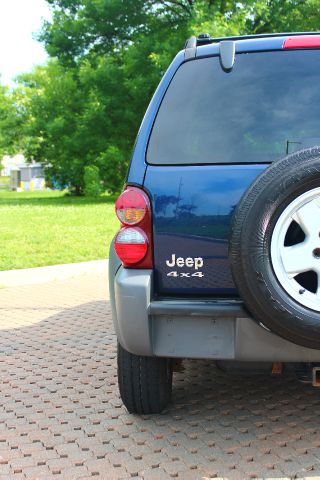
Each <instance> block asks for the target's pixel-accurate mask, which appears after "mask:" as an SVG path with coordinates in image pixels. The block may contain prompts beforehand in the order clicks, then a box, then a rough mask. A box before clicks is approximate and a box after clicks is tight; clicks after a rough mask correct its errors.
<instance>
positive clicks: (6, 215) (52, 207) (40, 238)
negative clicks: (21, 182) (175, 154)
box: [0, 191, 119, 270]
mask: <svg viewBox="0 0 320 480" xmlns="http://www.w3.org/2000/svg"><path fill="white" fill-rule="evenodd" d="M114 202H115V197H110V196H104V197H101V198H99V199H88V198H85V197H79V198H77V197H69V196H65V194H64V193H61V192H21V193H16V192H2V191H0V270H11V269H15V268H30V267H39V266H42V265H55V264H58V263H71V262H84V261H87V260H96V259H101V258H107V257H108V256H109V244H110V241H111V239H112V237H113V235H114V233H115V232H116V231H117V229H118V225H119V222H118V220H117V218H116V216H115V213H114Z"/></svg>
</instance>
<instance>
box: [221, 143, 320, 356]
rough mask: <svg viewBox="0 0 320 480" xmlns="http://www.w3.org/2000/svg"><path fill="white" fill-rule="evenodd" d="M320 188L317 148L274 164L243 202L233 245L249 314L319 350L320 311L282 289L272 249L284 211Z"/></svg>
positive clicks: (236, 218) (237, 280) (236, 272)
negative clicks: (279, 220) (275, 232)
mask: <svg viewBox="0 0 320 480" xmlns="http://www.w3.org/2000/svg"><path fill="white" fill-rule="evenodd" d="M317 187H320V151H319V149H308V150H306V151H302V152H298V153H297V154H293V155H291V156H290V157H286V158H285V159H283V160H280V161H278V162H275V163H274V164H273V165H272V166H271V167H269V168H268V169H266V171H265V172H263V173H262V174H261V175H260V176H259V177H258V178H257V179H256V181H255V182H254V183H253V184H252V186H251V187H250V188H249V189H248V191H247V192H246V194H245V195H244V197H243V198H242V200H241V202H240V203H239V205H238V207H237V209H236V212H235V216H234V222H233V226H232V236H231V241H230V260H231V267H232V273H233V278H234V281H235V284H236V286H237V287H238V290H239V293H240V296H241V297H242V298H243V300H244V302H245V305H246V306H247V308H248V310H249V311H250V312H251V314H252V315H253V316H254V318H255V319H256V320H258V321H260V322H261V323H263V324H264V325H265V326H267V327H268V328H270V330H271V331H273V332H274V333H276V334H278V335H280V336H282V337H284V338H285V339H287V340H289V341H292V342H294V343H297V344H299V345H303V346H306V347H309V348H320V313H319V312H316V311H315V310H311V309H308V308H307V307H305V306H303V305H302V304H300V303H298V302H297V301H295V300H294V299H293V298H292V297H290V296H289V294H288V293H287V292H286V291H285V290H284V288H283V287H282V286H281V284H280V283H279V281H278V279H277V277H276V275H275V272H274V270H273V267H272V261H271V254H270V247H271V238H272V233H273V230H274V226H275V224H276V222H277V220H278V218H279V216H280V215H281V213H282V212H283V211H284V209H285V208H286V207H287V206H288V205H289V204H290V203H291V202H292V201H293V200H294V199H295V198H297V197H298V196H300V195H301V194H303V193H304V192H307V191H309V190H312V189H314V188H317ZM319 231H320V222H319ZM319 245H320V239H319Z"/></svg>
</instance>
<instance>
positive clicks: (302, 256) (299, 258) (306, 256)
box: [281, 242, 314, 278]
mask: <svg viewBox="0 0 320 480" xmlns="http://www.w3.org/2000/svg"><path fill="white" fill-rule="evenodd" d="M281 259H282V263H283V267H284V269H285V271H286V272H287V274H288V275H289V276H290V277H291V278H292V277H294V276H295V275H298V273H303V272H308V271H309V270H313V264H314V259H313V257H312V256H311V255H310V248H308V246H307V242H302V243H299V244H298V245H293V246H292V247H283V248H282V250H281Z"/></svg>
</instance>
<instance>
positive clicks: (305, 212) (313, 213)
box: [293, 199, 320, 236]
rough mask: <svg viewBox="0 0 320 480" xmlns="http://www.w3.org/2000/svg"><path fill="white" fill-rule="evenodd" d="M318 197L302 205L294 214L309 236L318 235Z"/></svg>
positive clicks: (319, 211) (319, 217)
mask: <svg viewBox="0 0 320 480" xmlns="http://www.w3.org/2000/svg"><path fill="white" fill-rule="evenodd" d="M318 202H319V201H318V200H317V199H316V200H315V199H314V200H311V201H310V202H308V203H306V204H305V205H302V207H300V208H299V210H297V211H296V213H295V214H294V217H293V218H294V220H295V221H296V222H297V223H298V224H299V225H300V227H301V228H302V230H303V231H304V233H305V234H306V235H307V236H311V235H314V234H316V235H318V233H319V224H320V206H319V203H318Z"/></svg>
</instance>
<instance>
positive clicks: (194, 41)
mask: <svg viewBox="0 0 320 480" xmlns="http://www.w3.org/2000/svg"><path fill="white" fill-rule="evenodd" d="M319 34H320V32H284V33H260V34H256V35H239V36H234V37H219V38H214V37H211V36H210V34H209V33H200V34H199V35H198V36H197V37H194V36H193V37H190V38H189V40H187V42H186V45H185V58H192V57H195V55H196V48H197V47H199V46H201V45H209V44H212V43H219V42H222V41H224V40H250V39H252V40H253V39H255V38H273V37H287V36H295V35H319ZM187 51H188V52H187Z"/></svg>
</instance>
